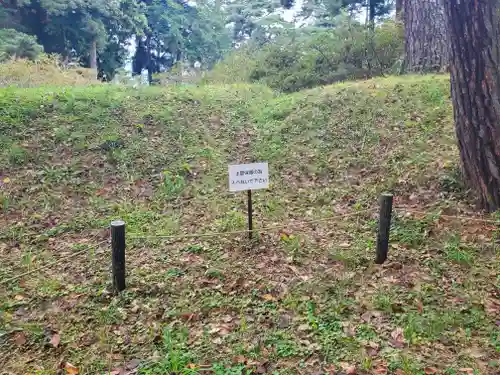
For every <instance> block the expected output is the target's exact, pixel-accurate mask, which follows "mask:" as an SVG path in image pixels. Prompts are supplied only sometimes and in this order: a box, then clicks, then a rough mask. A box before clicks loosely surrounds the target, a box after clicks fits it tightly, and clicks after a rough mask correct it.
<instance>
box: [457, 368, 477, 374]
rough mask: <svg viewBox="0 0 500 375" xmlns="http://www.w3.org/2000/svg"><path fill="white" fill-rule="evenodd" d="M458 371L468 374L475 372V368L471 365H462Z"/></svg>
mask: <svg viewBox="0 0 500 375" xmlns="http://www.w3.org/2000/svg"><path fill="white" fill-rule="evenodd" d="M458 371H460V372H465V373H467V374H474V369H473V368H469V367H462V368H461V369H459V370H458Z"/></svg>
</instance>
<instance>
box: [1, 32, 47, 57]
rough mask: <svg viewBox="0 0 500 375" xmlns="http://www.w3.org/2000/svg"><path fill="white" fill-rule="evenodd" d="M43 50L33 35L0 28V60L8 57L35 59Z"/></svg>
mask: <svg viewBox="0 0 500 375" xmlns="http://www.w3.org/2000/svg"><path fill="white" fill-rule="evenodd" d="M42 51H43V47H42V46H41V45H39V44H38V43H37V42H36V39H35V37H33V36H32V35H27V34H24V33H20V32H18V31H16V30H13V29H0V61H4V60H8V59H10V58H26V59H30V60H35V59H36V58H37V57H38V55H39V54H40V53H41V52H42Z"/></svg>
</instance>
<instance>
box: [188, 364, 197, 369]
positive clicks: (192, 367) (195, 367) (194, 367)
mask: <svg viewBox="0 0 500 375" xmlns="http://www.w3.org/2000/svg"><path fill="white" fill-rule="evenodd" d="M186 367H187V368H189V369H191V370H195V369H197V368H198V365H195V364H194V363H189V364H188V365H187V366H186Z"/></svg>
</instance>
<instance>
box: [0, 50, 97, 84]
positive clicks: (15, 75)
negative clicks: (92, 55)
mask: <svg viewBox="0 0 500 375" xmlns="http://www.w3.org/2000/svg"><path fill="white" fill-rule="evenodd" d="M98 82H99V81H98V80H97V79H96V77H95V71H94V70H92V69H86V68H82V67H79V66H69V67H65V66H63V65H62V64H61V63H60V61H59V57H58V56H56V55H45V54H41V55H40V56H39V58H38V59H37V60H35V61H31V60H28V59H18V60H14V59H12V60H9V61H7V62H5V63H1V64H0V87H8V86H16V87H37V86H43V85H61V86H63V85H64V86H66V85H69V86H73V85H88V84H93V83H98Z"/></svg>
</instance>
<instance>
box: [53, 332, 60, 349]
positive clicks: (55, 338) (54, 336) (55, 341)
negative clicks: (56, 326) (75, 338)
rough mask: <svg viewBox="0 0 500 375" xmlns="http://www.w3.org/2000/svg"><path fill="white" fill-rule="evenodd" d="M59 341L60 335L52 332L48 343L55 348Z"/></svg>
mask: <svg viewBox="0 0 500 375" xmlns="http://www.w3.org/2000/svg"><path fill="white" fill-rule="evenodd" d="M60 342H61V337H60V336H59V334H58V333H54V334H53V335H52V337H51V338H50V345H52V346H53V347H54V348H57V347H58V346H59V343H60Z"/></svg>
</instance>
